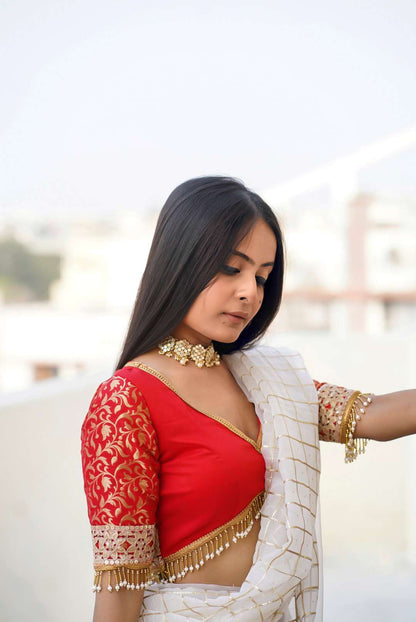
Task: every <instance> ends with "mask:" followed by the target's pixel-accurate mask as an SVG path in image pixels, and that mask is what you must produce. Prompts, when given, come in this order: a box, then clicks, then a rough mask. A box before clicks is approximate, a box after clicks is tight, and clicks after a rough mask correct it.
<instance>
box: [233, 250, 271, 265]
mask: <svg viewBox="0 0 416 622" xmlns="http://www.w3.org/2000/svg"><path fill="white" fill-rule="evenodd" d="M231 254H232V255H238V257H242V258H243V259H245V260H246V261H248V263H249V264H251V265H252V266H254V265H255V264H254V261H253V260H252V259H251V257H249V256H248V255H245V254H244V253H240V251H231ZM266 266H274V261H266V263H262V264H261V268H263V267H264V268H265V267H266Z"/></svg>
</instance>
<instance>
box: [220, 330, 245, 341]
mask: <svg viewBox="0 0 416 622" xmlns="http://www.w3.org/2000/svg"><path fill="white" fill-rule="evenodd" d="M242 332H243V331H242V330H240V332H238V333H237V332H235V333H234V334H231V333H226V334H221V335H217V336H215V337H213V338H212V340H213V341H217V342H218V343H234V341H237V339H238V338H239V336H240V335H241V333H242Z"/></svg>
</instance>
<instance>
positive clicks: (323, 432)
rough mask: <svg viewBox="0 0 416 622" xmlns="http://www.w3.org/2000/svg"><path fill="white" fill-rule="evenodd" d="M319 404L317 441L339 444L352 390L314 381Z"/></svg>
mask: <svg viewBox="0 0 416 622" xmlns="http://www.w3.org/2000/svg"><path fill="white" fill-rule="evenodd" d="M314 383H315V387H316V390H317V392H318V402H319V439H320V440H321V441H330V442H333V443H340V442H341V439H340V428H341V423H342V420H343V417H344V414H345V409H346V406H347V404H348V400H349V399H350V397H351V395H352V394H353V393H354V391H353V390H350V389H346V388H345V387H339V386H337V385H334V384H328V383H326V382H317V381H316V380H314Z"/></svg>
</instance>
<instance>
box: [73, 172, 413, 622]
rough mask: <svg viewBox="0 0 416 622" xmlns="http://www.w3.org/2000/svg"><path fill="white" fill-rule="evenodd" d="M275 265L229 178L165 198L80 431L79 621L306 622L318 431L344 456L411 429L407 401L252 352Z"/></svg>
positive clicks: (275, 287)
mask: <svg viewBox="0 0 416 622" xmlns="http://www.w3.org/2000/svg"><path fill="white" fill-rule="evenodd" d="M283 268H284V253H283V242H282V235H281V231H280V228H279V225H278V223H277V220H276V218H275V216H274V214H273V212H272V210H271V209H270V207H269V206H268V205H267V204H266V203H265V202H264V201H263V200H262V199H261V198H260V197H259V196H258V195H257V194H255V193H253V192H251V191H250V190H248V189H247V188H246V187H245V186H244V185H243V184H241V183H240V182H238V181H236V180H234V179H231V178H226V177H203V178H198V179H193V180H190V181H187V182H185V183H183V184H181V185H180V186H179V187H178V188H176V189H175V190H174V191H173V193H172V194H171V195H170V196H169V198H168V200H167V202H166V204H165V206H164V207H163V209H162V212H161V214H160V217H159V220H158V223H157V227H156V232H155V235H154V239H153V243H152V247H151V250H150V254H149V258H148V262H147V266H146V269H145V271H144V275H143V278H142V282H141V285H140V289H139V292H138V296H137V300H136V303H135V306H134V310H133V314H132V317H131V321H130V326H129V330H128V333H127V337H126V340H125V344H124V348H123V351H122V354H121V357H120V359H119V361H118V364H117V366H116V370H115V372H114V374H113V376H112V377H111V378H109V379H108V380H106V381H104V382H103V383H101V385H100V386H99V387H98V389H97V391H96V393H95V395H94V397H93V399H92V402H91V405H90V408H89V411H88V414H87V416H86V419H85V422H84V424H83V428H82V459H83V469H84V480H85V491H86V495H87V502H88V511H89V518H90V522H91V529H92V536H93V546H94V566H95V569H96V575H95V583H94V591H95V592H96V605H95V612H94V621H95V622H109V621H111V622H117V621H119V620H120V621H123V622H130V621H131V622H133V621H136V620H137V619H140V620H142V619H143V620H147V621H157V620H159V621H161V620H169V621H170V620H172V621H175V620H178V621H181V620H182V621H185V620H229V619H238V620H241V621H243V620H244V621H246V620H265V621H269V620H270V621H272V620H273V621H279V620H281V621H288V620H296V621H298V620H299V621H300V620H320V619H321V613H320V605H319V559H320V527H319V524H318V521H317V520H316V514H317V509H318V486H319V470H320V462H319V439H321V440H330V441H335V442H345V445H346V460H347V461H351V460H353V459H354V458H355V457H356V455H357V452H358V451H361V450H363V448H364V447H363V446H362V447H361V446H360V445H359V443H362V444H363V445H364V444H365V442H366V440H362V441H361V440H360V439H369V438H371V439H377V440H388V439H393V438H397V437H399V436H403V435H406V434H411V433H414V432H415V431H416V409H415V393H416V392H415V391H401V392H397V393H392V394H389V395H384V396H376V397H372V396H369V395H368V394H362V393H360V392H359V391H351V390H347V389H344V388H342V387H335V386H332V385H328V384H325V383H317V382H314V381H313V380H312V379H311V378H310V376H309V374H308V372H307V370H306V369H305V367H304V364H303V361H302V359H301V357H300V356H299V355H298V354H297V353H296V352H293V351H290V350H287V349H279V350H277V349H274V348H267V347H264V346H263V347H261V346H258V345H257V346H255V343H256V342H257V341H258V340H259V339H260V338H261V337H262V335H263V334H264V333H265V331H266V329H267V327H268V326H269V325H270V323H271V322H272V320H273V318H274V317H275V315H276V313H277V311H278V308H279V305H280V300H281V294H282V283H283ZM393 412H394V416H392V413H393Z"/></svg>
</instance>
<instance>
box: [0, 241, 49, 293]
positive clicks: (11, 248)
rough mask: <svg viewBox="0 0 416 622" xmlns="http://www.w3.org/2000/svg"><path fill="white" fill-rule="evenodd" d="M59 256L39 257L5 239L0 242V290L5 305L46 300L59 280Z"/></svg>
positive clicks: (15, 242) (16, 243)
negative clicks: (51, 286) (52, 286)
mask: <svg viewBox="0 0 416 622" xmlns="http://www.w3.org/2000/svg"><path fill="white" fill-rule="evenodd" d="M60 267H61V257H60V256H59V255H38V254H36V253H33V252H31V251H30V250H28V248H27V247H26V246H24V244H22V243H21V242H18V241H17V240H16V239H15V238H13V237H11V236H8V237H4V238H2V239H0V290H1V291H2V294H3V298H4V302H5V303H11V302H35V301H42V300H49V287H50V285H51V283H52V282H53V281H55V280H56V279H58V278H59V276H60Z"/></svg>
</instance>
